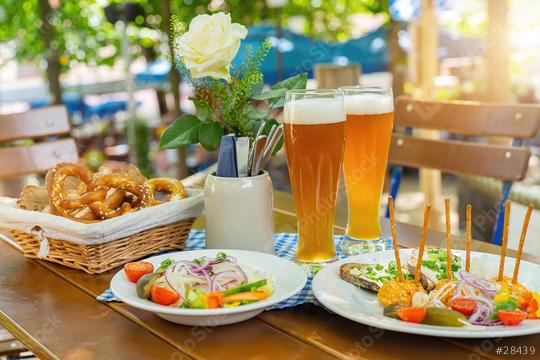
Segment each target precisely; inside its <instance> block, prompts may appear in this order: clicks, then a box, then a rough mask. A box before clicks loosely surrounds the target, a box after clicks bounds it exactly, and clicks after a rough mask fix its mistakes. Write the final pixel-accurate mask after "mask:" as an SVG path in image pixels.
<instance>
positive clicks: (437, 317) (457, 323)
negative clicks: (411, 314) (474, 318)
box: [422, 307, 467, 327]
mask: <svg viewBox="0 0 540 360" xmlns="http://www.w3.org/2000/svg"><path fill="white" fill-rule="evenodd" d="M422 324H427V325H437V326H454V327H462V326H465V325H466V324H467V318H466V317H465V315H463V314H462V313H459V312H457V311H454V310H449V309H444V308H435V307H431V308H427V312H426V317H425V319H424V321H422Z"/></svg>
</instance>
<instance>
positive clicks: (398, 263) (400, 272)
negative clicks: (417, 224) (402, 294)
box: [388, 196, 403, 281]
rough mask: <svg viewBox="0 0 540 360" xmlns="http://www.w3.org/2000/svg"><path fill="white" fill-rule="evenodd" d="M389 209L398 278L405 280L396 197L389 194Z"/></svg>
mask: <svg viewBox="0 0 540 360" xmlns="http://www.w3.org/2000/svg"><path fill="white" fill-rule="evenodd" d="M388 209H389V212H390V229H391V230H392V245H393V247H394V257H395V258H396V268H397V272H398V280H399V281H403V270H402V268H401V259H400V257H399V244H398V239H397V231H396V219H395V217H394V198H393V197H392V196H388Z"/></svg>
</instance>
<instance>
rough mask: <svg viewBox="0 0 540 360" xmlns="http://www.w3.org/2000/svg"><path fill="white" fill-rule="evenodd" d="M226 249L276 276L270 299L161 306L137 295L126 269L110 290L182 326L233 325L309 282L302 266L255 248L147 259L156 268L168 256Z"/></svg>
mask: <svg viewBox="0 0 540 360" xmlns="http://www.w3.org/2000/svg"><path fill="white" fill-rule="evenodd" d="M219 252H224V253H226V254H227V255H230V256H234V257H235V258H236V259H237V260H238V263H239V264H245V265H247V266H250V267H251V268H253V269H256V270H262V271H265V272H267V273H268V274H271V275H272V277H273V279H274V293H273V294H272V295H271V296H269V297H268V298H267V299H264V300H262V301H258V302H256V303H252V304H247V305H241V306H237V307H233V308H225V309H183V308H174V307H168V306H163V305H159V304H156V303H153V302H151V301H149V300H146V299H141V298H140V297H139V296H138V295H137V291H136V289H135V284H134V283H132V282H131V281H129V280H128V279H127V278H126V275H125V273H124V270H120V271H119V272H118V273H117V274H116V275H115V276H114V277H113V278H112V280H111V290H112V292H113V293H114V295H116V297H117V298H118V299H120V300H122V301H123V302H125V303H126V304H129V305H131V306H133V307H136V308H138V309H142V310H147V311H151V312H153V313H156V315H158V316H159V317H161V318H163V319H165V320H169V321H172V322H175V323H177V324H183V325H193V326H217V325H226V324H232V323H236V322H240V321H244V320H247V319H250V318H252V317H254V316H257V315H258V314H259V313H261V312H263V311H264V309H266V308H268V307H270V306H272V305H275V304H277V303H279V302H281V301H284V300H286V299H288V298H290V297H291V296H293V295H295V294H296V293H298V292H299V291H300V290H302V288H303V287H304V285H305V284H306V281H307V277H306V274H305V272H304V271H303V270H302V269H301V268H300V266H298V265H296V264H295V263H293V262H291V261H288V260H285V259H282V258H279V257H277V256H274V255H268V254H263V253H258V252H253V251H244V250H191V251H182V252H175V253H168V254H163V255H158V256H154V257H151V258H149V259H146V260H145V261H148V262H151V263H152V264H154V267H157V266H159V264H160V263H161V262H162V261H163V260H166V259H173V260H175V261H177V260H193V259H196V258H200V257H202V256H208V257H215V256H216V255H217V253H219Z"/></svg>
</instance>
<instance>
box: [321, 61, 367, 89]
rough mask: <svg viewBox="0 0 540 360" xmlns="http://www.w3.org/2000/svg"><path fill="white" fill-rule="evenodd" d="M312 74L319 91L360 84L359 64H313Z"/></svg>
mask: <svg viewBox="0 0 540 360" xmlns="http://www.w3.org/2000/svg"><path fill="white" fill-rule="evenodd" d="M314 72H315V80H316V81H317V88H319V89H337V88H338V87H340V86H352V85H358V84H360V64H349V65H334V64H315V67H314Z"/></svg>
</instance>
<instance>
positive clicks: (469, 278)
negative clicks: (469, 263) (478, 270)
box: [460, 271, 498, 297]
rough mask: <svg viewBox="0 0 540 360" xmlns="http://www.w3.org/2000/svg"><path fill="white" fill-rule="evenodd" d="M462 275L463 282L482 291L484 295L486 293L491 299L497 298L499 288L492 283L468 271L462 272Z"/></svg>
mask: <svg viewBox="0 0 540 360" xmlns="http://www.w3.org/2000/svg"><path fill="white" fill-rule="evenodd" d="M460 275H461V278H462V279H463V281H465V282H466V283H467V284H469V285H471V286H473V287H474V288H476V289H478V290H480V291H481V292H482V293H485V294H486V295H489V296H490V297H493V296H495V294H497V291H498V287H497V285H496V284H494V283H492V282H491V281H489V280H486V279H484V278H482V277H480V276H478V275H475V274H472V273H470V272H466V271H462V272H461V273H460Z"/></svg>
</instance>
